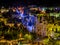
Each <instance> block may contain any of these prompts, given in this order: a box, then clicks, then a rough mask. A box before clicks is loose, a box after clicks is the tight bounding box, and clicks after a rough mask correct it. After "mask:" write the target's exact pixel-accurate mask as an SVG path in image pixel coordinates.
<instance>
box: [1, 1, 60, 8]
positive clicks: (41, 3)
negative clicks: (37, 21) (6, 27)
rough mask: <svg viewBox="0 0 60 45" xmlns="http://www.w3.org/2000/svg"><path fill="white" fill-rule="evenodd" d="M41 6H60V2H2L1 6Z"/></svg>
mask: <svg viewBox="0 0 60 45" xmlns="http://www.w3.org/2000/svg"><path fill="white" fill-rule="evenodd" d="M32 4H35V5H39V6H60V1H58V0H57V1H56V0H0V7H1V6H17V5H32Z"/></svg>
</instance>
